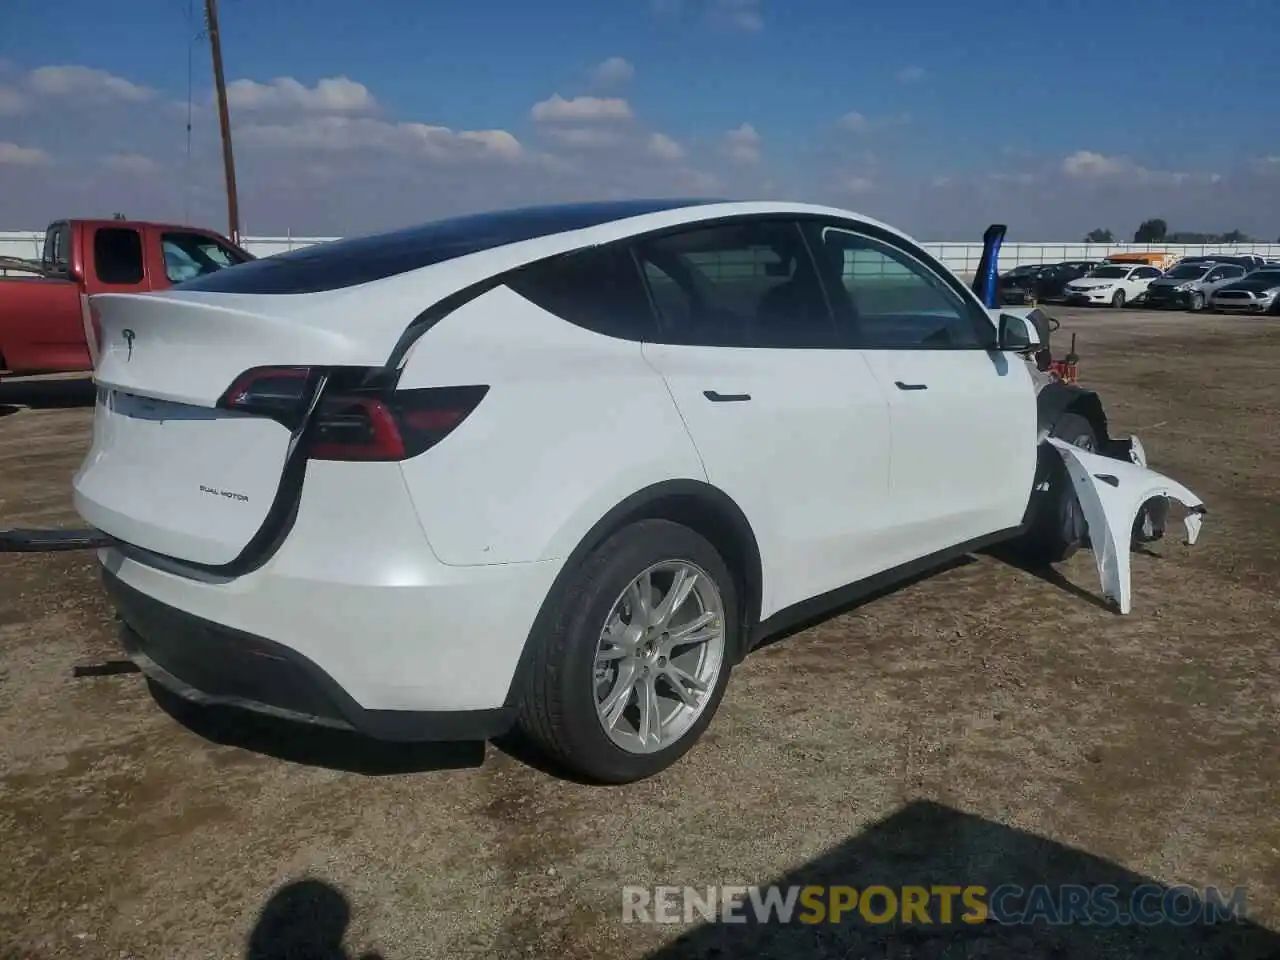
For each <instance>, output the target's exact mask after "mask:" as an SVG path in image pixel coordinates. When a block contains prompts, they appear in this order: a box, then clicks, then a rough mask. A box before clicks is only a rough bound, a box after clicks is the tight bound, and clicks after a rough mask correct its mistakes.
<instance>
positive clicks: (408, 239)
mask: <svg viewBox="0 0 1280 960" xmlns="http://www.w3.org/2000/svg"><path fill="white" fill-rule="evenodd" d="M710 202H713V201H709V200H633V201H625V202H611V203H584V204H566V205H560V206H547V207H525V208H522V209H519V210H505V211H500V212H494V213H479V214H473V215H471V216H466V217H456V218H453V219H449V220H437V221H435V222H433V223H427V224H423V225H422V226H418V227H410V228H408V229H405V230H396V231H393V232H390V233H381V234H375V235H374V236H368V237H353V238H351V239H347V240H335V241H332V242H330V243H321V244H316V245H315V246H312V247H304V248H303V249H301V250H293V251H290V252H289V253H281V254H277V255H276V256H273V257H263V258H262V259H260V260H251V261H249V262H248V263H242V264H239V265H237V266H235V267H229V268H228V269H225V270H219V271H218V272H216V273H211V274H207V275H205V276H202V277H196V278H195V279H193V280H188V281H187V282H185V283H180V284H178V285H177V286H176V287H175V289H178V290H204V291H209V292H213V293H257V294H264V293H265V294H291V293H295V294H296V293H319V292H321V291H323V290H338V289H341V288H343V287H354V286H356V285H357V284H361V283H370V282H371V281H374V280H381V279H383V278H385V277H392V276H395V275H396V274H400V273H408V272H409V271H410V270H417V269H419V268H421V267H428V266H431V265H432V264H435V263H443V262H444V261H446V260H452V259H454V258H455V257H462V256H466V255H467V254H469V253H479V252H480V251H482V250H490V249H493V248H494V247H501V246H505V245H507V244H509V243H519V242H521V241H522V240H532V239H533V238H535V237H542V236H548V235H550V234H554V233H565V232H567V231H570V230H581V229H584V228H586V227H594V226H597V225H598V224H602V223H609V222H610V221H613V220H622V219H625V218H627V217H635V216H640V215H643V214H646V213H655V212H657V211H659V210H670V209H675V208H677V207H686V206H690V205H693V204H697V203H710Z"/></svg>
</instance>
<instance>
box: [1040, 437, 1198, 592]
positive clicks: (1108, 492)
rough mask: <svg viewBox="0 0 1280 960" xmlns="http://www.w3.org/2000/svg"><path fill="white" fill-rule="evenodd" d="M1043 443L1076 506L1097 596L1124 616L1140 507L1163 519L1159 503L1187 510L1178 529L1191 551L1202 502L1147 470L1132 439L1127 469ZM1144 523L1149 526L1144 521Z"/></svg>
mask: <svg viewBox="0 0 1280 960" xmlns="http://www.w3.org/2000/svg"><path fill="white" fill-rule="evenodd" d="M1049 442H1050V443H1051V444H1053V446H1054V447H1056V448H1057V450H1058V453H1059V454H1060V455H1061V457H1062V462H1063V463H1064V464H1065V465H1066V468H1067V473H1068V475H1069V476H1070V477H1071V485H1072V486H1073V487H1074V488H1075V492H1076V497H1077V499H1079V501H1080V508H1081V510H1082V511H1083V513H1084V519H1085V523H1086V524H1087V525H1088V528H1089V540H1090V543H1091V544H1092V546H1093V556H1094V559H1095V560H1096V561H1097V564H1098V577H1099V579H1100V580H1101V581H1102V592H1103V593H1104V594H1105V595H1106V597H1107V599H1108V600H1110V601H1112V602H1113V603H1115V604H1117V605H1118V606H1119V608H1120V612H1121V613H1128V612H1129V610H1130V609H1131V605H1132V599H1131V596H1130V586H1129V551H1130V549H1131V547H1132V545H1133V531H1134V525H1135V524H1136V522H1137V520H1138V516H1139V515H1140V514H1141V513H1142V509H1143V507H1145V506H1147V504H1148V503H1150V502H1151V501H1152V500H1156V501H1158V503H1157V504H1153V507H1156V508H1157V509H1156V511H1155V512H1157V513H1159V514H1160V515H1161V516H1163V507H1164V505H1165V503H1166V500H1165V498H1172V499H1174V500H1177V501H1178V502H1180V503H1181V504H1182V505H1183V506H1184V507H1186V509H1187V515H1186V519H1185V520H1184V521H1183V523H1184V524H1185V525H1186V528H1187V544H1188V545H1192V544H1194V543H1195V542H1196V538H1197V537H1199V535H1200V522H1201V520H1202V518H1203V516H1204V513H1205V512H1206V511H1205V506H1204V502H1203V501H1202V500H1201V499H1200V498H1199V497H1197V496H1196V495H1195V494H1194V493H1192V492H1191V491H1190V490H1188V489H1187V488H1186V487H1184V486H1183V485H1182V484H1180V483H1178V481H1176V480H1170V479H1169V478H1168V477H1166V476H1164V475H1163V474H1159V473H1156V472H1155V471H1154V470H1152V469H1150V468H1149V467H1148V466H1147V465H1146V456H1145V452H1144V451H1143V450H1142V446H1141V444H1139V443H1138V441H1137V439H1136V438H1133V440H1132V441H1131V447H1130V460H1132V461H1134V462H1131V463H1126V462H1125V461H1123V460H1115V459H1112V458H1110V457H1103V456H1100V455H1098V454H1096V453H1089V452H1087V451H1085V450H1081V449H1080V448H1079V447H1076V446H1072V445H1071V444H1069V443H1065V442H1063V441H1062V440H1059V439H1057V438H1056V437H1050V438H1049ZM1147 520H1148V523H1150V522H1151V520H1150V517H1148V518H1147Z"/></svg>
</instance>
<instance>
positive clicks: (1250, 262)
mask: <svg viewBox="0 0 1280 960" xmlns="http://www.w3.org/2000/svg"><path fill="white" fill-rule="evenodd" d="M1184 263H1234V264H1236V265H1237V266H1241V267H1244V268H1245V270H1246V271H1248V270H1257V269H1258V268H1259V267H1265V266H1266V265H1267V261H1266V260H1265V259H1264V258H1263V257H1260V256H1258V255H1257V254H1256V253H1240V254H1235V253H1197V254H1193V255H1192V256H1189V257H1183V258H1182V259H1181V260H1179V261H1178V262H1177V263H1176V264H1174V266H1175V267H1180V266H1182V265H1183V264H1184Z"/></svg>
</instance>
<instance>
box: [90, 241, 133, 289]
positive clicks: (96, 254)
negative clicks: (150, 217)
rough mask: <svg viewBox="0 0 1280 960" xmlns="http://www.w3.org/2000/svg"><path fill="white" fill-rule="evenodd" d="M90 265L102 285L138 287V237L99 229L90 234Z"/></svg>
mask: <svg viewBox="0 0 1280 960" xmlns="http://www.w3.org/2000/svg"><path fill="white" fill-rule="evenodd" d="M93 263H94V267H95V268H96V269H97V272H98V279H99V280H100V281H101V282H102V283H107V284H119V285H122V286H124V285H133V284H138V283H141V282H142V277H143V269H142V236H141V235H140V234H139V233H138V231H137V230H132V229H129V228H127V227H100V228H99V229H97V230H96V231H94V234H93Z"/></svg>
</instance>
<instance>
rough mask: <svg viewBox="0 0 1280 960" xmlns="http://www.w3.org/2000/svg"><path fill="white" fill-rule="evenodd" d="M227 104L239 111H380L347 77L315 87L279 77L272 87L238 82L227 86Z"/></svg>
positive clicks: (328, 79) (327, 79)
mask: <svg viewBox="0 0 1280 960" xmlns="http://www.w3.org/2000/svg"><path fill="white" fill-rule="evenodd" d="M227 103H228V105H229V106H230V107H232V108H233V109H237V110H301V111H304V112H307V113H368V112H370V111H372V110H376V109H377V107H378V104H377V101H375V100H374V98H373V94H371V93H370V92H369V88H368V87H366V86H365V85H364V84H363V83H356V82H355V81H354V80H351V79H349V78H348V77H325V78H324V79H322V80H319V81H317V82H316V85H315V86H314V87H308V86H307V85H306V84H305V83H301V82H300V81H298V80H295V79H294V78H293V77H276V78H275V79H274V80H272V81H271V82H270V83H258V82H257V81H255V80H235V81H232V82H231V83H229V84H227Z"/></svg>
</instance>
